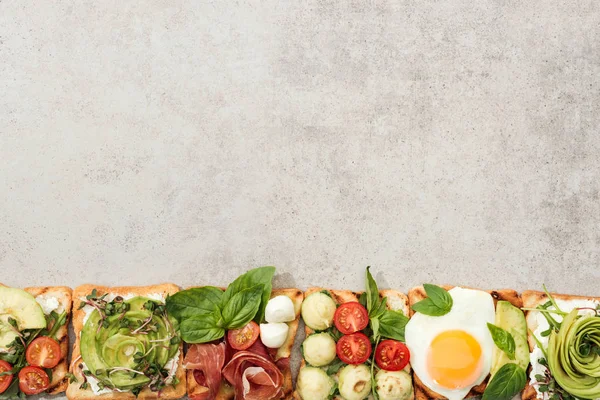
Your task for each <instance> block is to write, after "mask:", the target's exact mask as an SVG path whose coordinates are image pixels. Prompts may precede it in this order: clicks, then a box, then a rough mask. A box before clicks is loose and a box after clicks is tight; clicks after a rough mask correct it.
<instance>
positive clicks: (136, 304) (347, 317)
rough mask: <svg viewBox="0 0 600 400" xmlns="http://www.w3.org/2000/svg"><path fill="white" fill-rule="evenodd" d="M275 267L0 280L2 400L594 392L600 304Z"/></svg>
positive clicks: (400, 399) (350, 399) (599, 391)
mask: <svg viewBox="0 0 600 400" xmlns="http://www.w3.org/2000/svg"><path fill="white" fill-rule="evenodd" d="M274 274H275V268H274V267H261V268H256V269H253V270H250V271H248V272H246V273H245V274H243V275H241V276H240V277H238V278H237V279H236V280H235V281H233V282H232V283H231V284H230V285H229V286H228V287H227V288H218V287H212V286H204V287H194V288H189V289H185V290H180V288H179V287H178V286H177V285H174V284H161V285H153V286H146V287H102V286H98V285H83V286H79V287H77V288H76V289H75V290H74V291H72V290H71V289H70V288H68V287H45V288H41V287H33V288H25V289H23V290H21V289H17V288H9V287H6V286H0V399H4V398H5V399H8V398H17V397H19V398H22V397H23V396H26V395H35V394H39V393H47V394H57V393H61V392H65V391H66V395H67V397H68V398H69V399H71V400H92V399H96V398H103V399H117V400H120V399H134V398H141V399H157V398H166V399H176V398H181V397H183V396H185V395H186V394H187V396H188V397H189V398H191V399H194V400H210V399H218V400H226V399H245V400H255V399H256V400H258V399H262V400H269V399H297V400H300V399H303V400H320V399H338V400H340V399H343V400H362V399H380V400H410V399H418V400H421V399H450V400H455V399H456V400H459V399H463V398H475V397H479V396H481V397H482V398H483V399H484V400H485V399H497V400H502V399H511V398H513V397H514V396H516V395H519V394H521V396H522V398H524V399H536V398H539V399H545V398H547V399H598V398H600V298H597V297H583V296H571V295H558V294H550V293H548V292H547V291H546V290H545V288H544V291H525V292H523V293H522V294H519V293H517V292H516V291H514V290H495V291H483V290H478V289H471V288H465V287H451V286H436V285H432V284H424V285H423V286H420V287H416V288H413V289H411V290H410V291H409V293H408V295H405V294H403V293H401V292H398V291H395V290H379V288H378V287H377V283H376V282H375V280H374V279H373V277H372V275H371V273H370V272H369V269H368V268H367V270H366V274H365V290H364V291H361V292H353V291H348V290H333V289H326V288H316V287H315V288H310V289H308V290H307V291H305V292H302V291H301V290H299V289H273V288H272V279H273V276H274ZM300 318H302V320H303V321H304V325H305V331H306V332H305V333H306V335H305V339H304V340H303V343H302V346H301V351H302V363H301V367H300V370H299V372H298V377H297V380H296V385H295V389H294V387H293V383H292V380H293V379H292V370H291V367H290V356H291V353H292V348H293V345H294V341H295V338H296V333H297V329H298V325H299V320H300ZM71 319H72V324H73V328H74V332H75V343H74V346H73V352H72V355H71V360H70V362H68V361H67V356H68V352H69V337H68V330H67V326H68V323H69V321H70V320H71ZM184 345H185V346H184Z"/></svg>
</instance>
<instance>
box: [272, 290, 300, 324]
mask: <svg viewBox="0 0 600 400" xmlns="http://www.w3.org/2000/svg"><path fill="white" fill-rule="evenodd" d="M295 319H296V311H295V310H294V303H293V302H292V299H290V298H289V297H287V296H275V297H273V298H272V299H271V300H269V302H268V303H267V307H266V308H265V320H267V322H290V321H293V320H295Z"/></svg>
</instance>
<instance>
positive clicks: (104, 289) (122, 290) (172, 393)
mask: <svg viewBox="0 0 600 400" xmlns="http://www.w3.org/2000/svg"><path fill="white" fill-rule="evenodd" d="M94 289H96V290H97V292H98V295H103V294H105V293H110V294H113V295H118V296H125V295H127V294H133V295H136V296H146V295H149V294H153V293H160V294H162V295H164V296H166V295H167V294H174V293H177V292H178V291H179V286H177V285H175V284H172V283H163V284H160V285H151V286H119V287H108V286H100V285H92V284H85V285H81V286H79V287H77V288H75V290H74V291H73V299H74V301H75V304H76V305H78V304H79V302H80V301H81V300H82V299H85V296H86V295H88V294H90V293H91V292H92V290H94ZM84 316H85V312H84V311H83V310H80V309H79V308H78V307H74V310H73V330H74V331H75V345H74V346H73V354H72V361H71V366H70V372H71V373H72V374H74V375H75V376H76V377H77V379H78V381H77V382H73V383H69V385H68V387H67V398H68V399H69V400H95V399H103V400H126V399H127V400H134V399H136V397H135V396H134V395H133V394H132V393H130V392H116V391H113V392H111V393H104V394H100V395H96V394H94V392H92V390H91V389H89V388H88V389H80V388H79V386H80V385H81V383H82V382H83V378H82V372H81V368H80V363H81V349H80V334H81V331H82V330H83V318H84ZM179 351H180V357H179V360H178V362H177V371H176V372H175V376H176V377H177V379H179V383H178V384H177V385H176V386H175V387H173V386H167V387H166V388H164V389H163V390H162V391H161V392H160V398H161V399H178V398H181V397H183V396H184V395H185V388H186V383H185V381H186V376H185V371H184V369H183V343H182V344H180V345H179ZM137 399H139V400H150V399H158V396H157V393H156V392H152V391H151V390H150V389H148V388H145V389H144V390H142V391H141V392H140V393H139V395H138V396H137Z"/></svg>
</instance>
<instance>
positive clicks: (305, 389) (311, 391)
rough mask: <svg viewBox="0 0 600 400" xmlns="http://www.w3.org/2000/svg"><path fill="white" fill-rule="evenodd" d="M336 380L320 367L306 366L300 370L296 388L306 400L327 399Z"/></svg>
mask: <svg viewBox="0 0 600 400" xmlns="http://www.w3.org/2000/svg"><path fill="white" fill-rule="evenodd" d="M334 386H335V381H334V380H333V379H332V378H330V377H329V376H327V374H326V373H325V371H323V370H322V369H320V368H314V367H304V368H301V369H300V372H298V380H297V381H296V389H297V390H298V394H300V397H301V398H302V399H304V400H327V399H329V397H330V394H331V391H332V390H333V388H334Z"/></svg>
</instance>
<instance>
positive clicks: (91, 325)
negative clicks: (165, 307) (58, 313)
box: [81, 296, 179, 390]
mask: <svg viewBox="0 0 600 400" xmlns="http://www.w3.org/2000/svg"><path fill="white" fill-rule="evenodd" d="M148 302H154V303H155V304H157V303H156V302H155V301H154V300H151V299H148V298H145V297H140V296H138V297H134V298H132V299H130V300H125V301H124V303H125V304H128V305H129V310H128V311H126V312H125V313H124V314H116V315H111V316H107V317H106V319H105V320H104V321H102V315H101V314H100V312H99V311H98V310H94V311H92V313H91V314H90V316H89V318H88V320H87V321H86V323H85V326H84V328H83V330H82V332H81V358H82V359H83V361H84V363H85V364H86V367H87V368H88V370H89V371H90V372H91V374H92V375H94V376H95V377H96V378H97V379H98V380H99V381H100V382H102V383H103V384H104V386H106V387H108V388H117V389H119V390H132V389H136V388H140V387H143V386H146V385H148V384H150V383H151V379H150V378H149V377H148V376H147V374H146V372H147V371H148V370H149V369H150V370H151V369H153V368H154V369H156V368H158V369H162V368H164V366H165V364H166V363H167V362H168V361H169V360H170V359H171V358H173V356H175V354H176V353H177V350H178V349H179V345H178V344H177V343H172V341H171V340H170V338H171V337H172V336H173V332H174V329H175V328H174V327H175V324H176V322H175V321H174V320H171V319H169V320H167V318H168V317H166V316H165V315H163V314H160V313H154V312H153V311H152V310H148V309H146V306H145V305H146V304H147V303H148ZM150 308H152V309H153V308H154V307H150ZM150 318H151V319H150ZM100 325H102V326H101V327H100V328H99V326H100ZM140 327H142V329H140ZM144 328H145V329H144Z"/></svg>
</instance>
